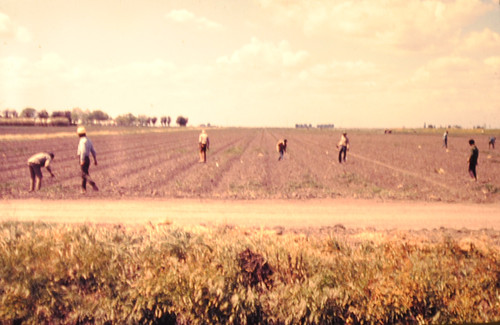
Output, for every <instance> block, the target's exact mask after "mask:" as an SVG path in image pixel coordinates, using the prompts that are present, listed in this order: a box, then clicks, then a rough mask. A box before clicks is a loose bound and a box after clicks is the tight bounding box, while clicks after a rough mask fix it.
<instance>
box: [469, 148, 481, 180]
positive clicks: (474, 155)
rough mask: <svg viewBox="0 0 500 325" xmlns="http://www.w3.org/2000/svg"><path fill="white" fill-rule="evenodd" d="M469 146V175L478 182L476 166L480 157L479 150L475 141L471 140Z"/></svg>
mask: <svg viewBox="0 0 500 325" xmlns="http://www.w3.org/2000/svg"><path fill="white" fill-rule="evenodd" d="M469 145H470V147H471V151H470V156H469V159H468V160H467V162H468V163H469V175H470V177H472V178H474V180H475V181H477V173H476V166H477V160H478V157H479V150H478V149H477V147H476V143H475V142H474V140H473V139H470V140H469Z"/></svg>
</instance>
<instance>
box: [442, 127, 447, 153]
mask: <svg viewBox="0 0 500 325" xmlns="http://www.w3.org/2000/svg"><path fill="white" fill-rule="evenodd" d="M443 146H444V147H445V148H446V149H448V130H446V131H445V132H444V134H443Z"/></svg>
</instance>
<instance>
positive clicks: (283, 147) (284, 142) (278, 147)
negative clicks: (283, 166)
mask: <svg viewBox="0 0 500 325" xmlns="http://www.w3.org/2000/svg"><path fill="white" fill-rule="evenodd" d="M286 145H287V140H286V139H281V140H279V141H278V143H277V144H276V151H278V152H279V154H280V156H279V158H278V161H279V160H282V159H284V155H285V153H286Z"/></svg>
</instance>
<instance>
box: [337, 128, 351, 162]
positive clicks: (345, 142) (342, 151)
mask: <svg viewBox="0 0 500 325" xmlns="http://www.w3.org/2000/svg"><path fill="white" fill-rule="evenodd" d="M337 148H338V149H339V163H342V160H343V161H344V162H345V159H346V155H347V150H349V138H348V137H347V133H346V132H344V133H342V136H341V137H340V141H339V143H338V144H337Z"/></svg>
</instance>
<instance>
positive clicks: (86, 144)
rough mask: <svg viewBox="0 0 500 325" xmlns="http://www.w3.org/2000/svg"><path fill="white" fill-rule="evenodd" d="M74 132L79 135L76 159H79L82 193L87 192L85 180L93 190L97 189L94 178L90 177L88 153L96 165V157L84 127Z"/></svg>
mask: <svg viewBox="0 0 500 325" xmlns="http://www.w3.org/2000/svg"><path fill="white" fill-rule="evenodd" d="M76 133H77V134H78V136H79V137H80V142H79V143H78V151H77V155H78V159H79V161H80V167H81V169H82V190H81V192H82V194H84V193H86V192H87V182H88V183H89V184H90V185H91V186H92V188H93V189H94V191H98V190H99V188H98V187H97V185H96V184H95V182H94V180H92V178H91V177H90V174H89V167H90V155H92V157H93V158H94V164H95V165H96V166H97V157H96V152H95V149H94V146H93V145H92V141H90V139H89V138H87V131H86V130H85V127H83V126H80V127H78V129H77V130H76Z"/></svg>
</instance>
